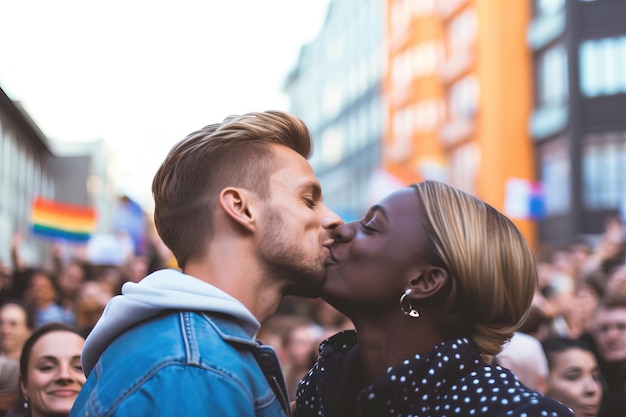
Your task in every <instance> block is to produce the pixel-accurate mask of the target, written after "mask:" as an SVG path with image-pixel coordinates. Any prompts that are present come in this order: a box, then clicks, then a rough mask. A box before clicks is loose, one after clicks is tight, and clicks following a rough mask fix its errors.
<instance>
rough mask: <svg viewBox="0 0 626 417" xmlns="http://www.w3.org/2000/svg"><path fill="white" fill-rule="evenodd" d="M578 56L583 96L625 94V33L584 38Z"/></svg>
mask: <svg viewBox="0 0 626 417" xmlns="http://www.w3.org/2000/svg"><path fill="white" fill-rule="evenodd" d="M579 57H580V90H581V92H582V94H583V95H584V96H586V97H597V96H603V95H611V94H619V93H626V36H621V37H617V38H604V39H594V40H588V41H585V42H583V43H582V44H581V45H580V53H579Z"/></svg>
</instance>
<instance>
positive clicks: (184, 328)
mask: <svg viewBox="0 0 626 417" xmlns="http://www.w3.org/2000/svg"><path fill="white" fill-rule="evenodd" d="M170 275H171V274H170ZM181 275H182V274H181ZM170 278H171V277H161V279H166V280H169V279H170ZM146 279H147V278H146ZM178 279H179V280H180V278H178ZM191 279H193V278H191ZM183 281H184V280H183ZM155 282H156V287H161V286H160V285H159V283H158V280H156V281H155V280H152V282H150V281H149V282H148V284H146V285H151V286H152V288H151V289H150V290H149V291H147V292H146V294H149V297H147V298H145V299H144V300H143V301H146V300H151V302H152V303H154V304H159V303H160V302H159V301H155V300H158V299H159V296H158V295H155V294H154V291H153V289H154V286H155ZM198 282H199V281H198ZM180 283H181V281H177V284H178V285H180ZM192 284H193V285H196V284H197V283H194V282H192ZM202 284H203V285H208V284H205V283H202ZM135 285H141V282H140V283H139V284H135ZM178 285H177V286H178ZM193 285H192V286H193ZM209 287H210V286H209ZM205 289H206V288H205ZM126 290H128V288H125V289H124V292H126V293H127V294H130V293H132V292H133V291H134V290H141V288H133V289H132V290H133V291H126ZM191 290H194V289H191ZM195 290H196V293H195V295H196V296H197V295H198V293H197V290H198V288H195ZM214 290H216V289H215V288H214V287H211V290H210V292H213V291H214ZM218 291H219V290H218ZM140 292H141V291H140ZM166 292H167V291H166ZM127 294H123V295H122V296H118V297H123V296H124V295H127ZM178 295H180V294H178ZM200 295H201V296H205V300H204V301H205V303H207V304H205V307H204V309H203V310H205V311H197V310H195V311H192V310H176V309H162V308H161V310H159V309H157V308H154V309H153V312H157V311H158V312H157V313H156V314H152V316H151V317H149V318H147V319H144V320H143V321H140V322H139V323H134V322H133V320H132V319H129V320H128V322H127V323H126V324H124V325H122V326H121V328H116V331H113V332H111V331H110V330H106V331H104V332H103V329H107V323H102V324H101V325H100V326H98V325H97V326H96V328H94V330H93V331H92V333H93V337H92V335H91V334H90V336H89V338H92V343H91V344H89V343H86V345H85V350H86V351H87V361H86V362H87V364H88V365H87V367H86V369H85V372H86V374H87V375H88V378H87V382H86V384H85V386H84V387H83V389H82V390H81V392H80V394H79V396H78V398H77V400H76V402H75V404H74V407H73V408H72V412H71V413H70V416H71V417H78V416H89V417H103V416H224V417H227V416H238V417H239V416H259V417H261V416H263V417H265V416H272V417H274V416H289V404H288V400H287V394H286V390H285V386H284V379H283V375H282V373H281V370H280V366H279V364H278V360H277V358H276V355H275V354H274V351H273V349H272V348H271V347H269V346H263V345H260V344H259V343H258V342H256V341H255V340H254V338H253V337H251V335H250V329H249V328H246V325H248V326H249V325H250V322H247V323H246V322H245V320H243V321H242V318H241V317H236V315H237V314H234V313H233V312H232V311H230V310H229V309H228V308H223V307H215V306H216V305H219V302H214V303H212V304H211V303H208V301H210V300H211V298H212V296H213V295H214V294H204V295H203V294H200ZM175 296H176V294H171V297H175ZM171 297H165V298H164V300H167V301H164V303H166V304H170V305H171V304H172V298H171ZM116 298H117V297H116ZM131 298H132V296H131ZM190 299H191V301H189V300H190ZM114 300H115V299H114ZM181 300H183V301H181V303H182V304H187V305H188V306H189V305H192V306H193V305H195V304H194V301H193V295H189V297H188V299H187V298H186V297H182V298H181ZM233 300H234V299H233ZM135 301H141V300H139V299H137V300H135ZM198 301H200V300H198ZM227 301H229V302H230V300H227ZM126 302H127V303H128V299H127V300H126ZM131 304H132V305H133V306H134V305H135V304H133V303H131ZM210 306H212V307H210ZM127 307H128V304H121V303H120V300H118V301H116V302H113V301H112V302H111V303H110V304H109V306H107V310H117V312H118V313H119V314H126V315H128V314H130V315H131V317H132V316H133V314H132V313H133V309H132V308H131V309H129V308H127ZM161 307H162V306H161ZM231 307H232V306H231ZM137 308H138V309H139V310H142V309H144V308H145V307H144V306H143V305H141V304H137ZM229 308H230V307H229ZM211 309H212V310H213V311H206V310H211ZM216 310H217V311H216ZM135 313H137V311H135ZM141 316H142V314H141V313H140V312H139V313H137V314H135V315H134V317H141ZM112 318H113V319H115V318H116V316H115V314H112V313H111V311H105V314H104V315H103V318H102V319H101V321H104V322H107V321H108V322H109V323H108V324H110V325H111V326H113V327H115V325H116V323H115V321H116V320H113V321H111V319H112ZM120 321H122V320H121V319H120ZM99 324H100V323H99ZM129 325H130V327H128V326H129ZM113 327H111V328H113ZM118 327H119V325H118ZM104 333H109V334H107V335H105V336H106V337H103V334H104ZM89 338H88V340H89ZM109 339H112V341H110V342H109V341H108V340H109ZM93 340H96V341H97V343H93ZM103 341H105V342H104V344H103ZM96 345H98V346H96ZM100 350H102V352H101V353H100ZM83 353H84V354H85V352H83ZM96 357H97V361H96V362H95V365H93V366H92V365H91V362H92V361H94V360H95V359H96ZM83 362H84V363H85V355H84V357H83Z"/></svg>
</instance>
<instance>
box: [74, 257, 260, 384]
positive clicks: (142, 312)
mask: <svg viewBox="0 0 626 417" xmlns="http://www.w3.org/2000/svg"><path fill="white" fill-rule="evenodd" d="M165 310H184V311H203V312H214V313H222V314H228V315H230V316H232V317H234V318H235V319H236V320H237V321H238V322H239V324H240V325H241V327H242V328H243V329H244V330H245V332H246V333H247V334H248V335H249V336H250V338H251V339H252V340H254V338H255V337H256V334H257V332H258V331H259V329H260V327H261V324H260V323H259V321H258V320H257V319H256V318H255V317H254V315H252V313H250V311H249V310H248V309H247V308H246V307H245V306H244V305H243V304H242V303H241V302H239V301H238V300H236V299H235V298H233V297H232V296H230V295H229V294H227V293H225V292H224V291H222V290H220V289H218V288H217V287H214V286H213V285H211V284H208V283H206V282H204V281H201V280H199V279H197V278H194V277H192V276H190V275H186V274H183V273H182V272H180V271H177V270H174V269H166V270H161V271H156V272H154V273H152V274H150V275H148V276H147V277H145V278H144V279H142V280H141V281H140V282H139V283H133V282H127V283H126V284H124V286H123V287H122V295H118V296H115V297H113V298H112V299H111V301H109V303H108V304H107V306H106V308H105V309H104V312H103V313H102V317H100V320H98V322H97V323H96V325H95V326H94V328H93V330H92V331H91V333H89V336H88V337H87V340H86V341H85V346H84V348H83V354H82V363H83V371H84V373H85V375H89V373H90V372H91V370H92V369H93V367H94V366H95V365H96V362H98V359H99V358H100V355H101V354H102V353H103V352H104V350H105V349H106V348H107V346H109V344H110V343H111V342H112V341H113V340H115V338H116V337H117V336H119V335H120V334H122V333H124V332H125V331H126V330H128V329H129V328H131V327H133V326H135V325H136V324H139V323H141V322H143V321H145V320H147V319H149V318H150V317H153V316H156V315H157V314H159V313H161V312H162V311H165Z"/></svg>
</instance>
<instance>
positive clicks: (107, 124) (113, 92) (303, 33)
mask: <svg viewBox="0 0 626 417" xmlns="http://www.w3.org/2000/svg"><path fill="white" fill-rule="evenodd" d="M327 7H328V0H203V1H201V0H197V1H192V0H177V1H160V0H149V1H146V0H107V1H86V0H55V1H49V0H18V1H14V0H0V17H1V20H2V22H1V24H0V87H2V89H4V91H5V92H6V93H7V94H8V95H9V97H11V98H12V99H13V100H15V101H19V102H20V103H21V104H22V105H23V106H24V108H25V109H26V110H27V112H28V113H29V114H30V116H31V117H32V118H33V120H34V121H35V123H36V124H37V125H38V126H39V127H40V128H41V130H42V131H43V132H44V134H46V135H47V136H48V137H49V138H50V139H51V140H52V141H62V142H84V141H93V140H96V139H102V140H104V142H105V143H106V144H107V147H109V148H110V152H111V156H112V164H113V168H114V172H113V173H112V174H113V175H114V177H115V178H117V179H116V183H117V185H118V189H119V191H120V192H122V193H126V194H128V195H130V196H131V197H132V198H134V199H136V200H137V201H139V202H140V203H141V204H142V205H150V204H151V201H152V198H151V195H150V184H151V181H152V177H153V175H154V173H155V172H156V169H157V168H158V165H159V164H160V162H161V161H162V160H163V158H164V157H165V155H166V154H167V152H168V150H169V149H170V148H171V146H173V145H174V144H175V143H176V142H178V141H179V140H180V139H182V138H183V137H185V136H186V135H187V134H188V133H191V132H192V131H194V130H196V129H198V128H201V127H203V126H205V125H207V124H209V123H214V122H219V121H221V120H222V119H223V118H224V117H226V116H228V115H231V114H241V113H246V112H249V111H263V110H268V109H281V110H288V100H287V98H286V97H285V95H284V94H283V93H282V92H281V87H282V85H283V83H284V80H285V78H286V76H287V74H288V73H289V71H290V70H291V69H292V68H293V67H294V65H295V64H296V62H297V58H298V53H299V50H300V47H301V46H302V45H303V44H305V43H306V42H309V41H311V40H312V39H314V38H315V36H316V35H317V34H318V33H319V30H320V28H321V26H322V24H323V20H324V18H325V15H326V10H327Z"/></svg>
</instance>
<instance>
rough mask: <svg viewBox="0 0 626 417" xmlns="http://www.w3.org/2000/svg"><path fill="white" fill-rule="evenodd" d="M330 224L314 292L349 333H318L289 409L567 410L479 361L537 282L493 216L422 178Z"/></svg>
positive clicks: (310, 412) (515, 237)
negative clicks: (347, 324)
mask: <svg viewBox="0 0 626 417" xmlns="http://www.w3.org/2000/svg"><path fill="white" fill-rule="evenodd" d="M333 234H334V238H335V240H336V242H335V244H334V245H333V246H332V247H331V258H332V261H331V262H329V263H328V264H327V279H326V283H325V284H324V288H323V289H322V297H323V298H324V299H325V300H326V301H328V302H329V303H330V304H331V305H333V306H334V307H335V308H337V309H338V310H339V311H341V312H342V313H344V314H346V315H347V316H348V317H349V318H350V319H351V320H352V322H353V323H354V325H355V328H356V331H344V332H340V333H338V334H336V335H335V336H333V337H331V338H330V339H328V340H326V341H325V342H323V343H322V345H321V346H320V356H319V357H318V359H317V362H316V364H315V365H314V367H313V368H312V369H311V371H310V372H309V373H308V374H307V376H306V377H305V378H304V379H303V380H302V381H301V382H300V385H299V388H298V393H297V401H296V403H297V405H296V415H297V416H298V417H304V416H326V417H330V416H360V417H366V416H377V417H380V416H430V417H435V416H444V415H463V416H471V415H475V416H500V415H502V416H505V415H516V416H522V415H527V416H544V415H545V416H571V415H572V414H571V412H570V411H569V410H568V409H567V408H566V407H564V406H563V405H561V404H559V403H558V402H556V401H554V400H551V399H548V398H546V397H543V396H542V395H541V394H539V393H537V392H536V391H533V390H531V389H529V388H528V387H526V386H524V385H523V384H521V383H520V382H519V381H518V380H517V378H516V377H515V376H514V374H513V373H512V372H511V371H509V370H507V369H504V368H502V367H500V366H492V365H489V364H487V363H486V362H485V361H484V360H483V355H495V354H497V353H498V352H500V350H501V349H502V345H503V344H504V343H505V342H506V341H507V340H508V339H509V338H510V337H511V336H512V335H513V332H514V331H515V330H516V329H517V328H518V326H519V325H520V322H521V321H522V320H523V319H524V317H525V315H526V313H527V311H528V309H529V307H530V304H531V300H532V297H533V294H534V292H535V286H536V281H537V272H536V267H535V262H534V257H533V254H532V252H531V250H530V248H529V246H528V244H527V242H526V240H525V239H524V237H523V236H522V234H521V233H520V232H519V230H518V229H517V228H516V227H515V226H514V225H513V223H512V222H511V221H510V220H509V219H507V218H506V217H505V216H504V215H502V214H501V213H499V212H498V211H497V210H495V209H494V208H493V207H491V206H489V205H487V204H485V203H484V202H482V201H480V200H478V199H477V198H475V197H473V196H471V195H469V194H466V193H464V192H462V191H459V190H457V189H455V188H453V187H450V186H448V185H446V184H443V183H439V182H434V181H426V182H423V183H419V184H415V185H413V186H412V187H407V188H404V189H401V190H398V191H396V192H394V193H392V194H390V195H389V196H388V197H386V198H384V199H383V200H382V201H381V202H380V203H378V204H376V205H374V206H373V207H371V208H370V209H369V210H368V212H367V213H366V215H365V217H364V218H363V219H362V220H360V221H356V222H352V223H347V224H343V225H339V226H337V227H336V228H335V229H334V233H333Z"/></svg>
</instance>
